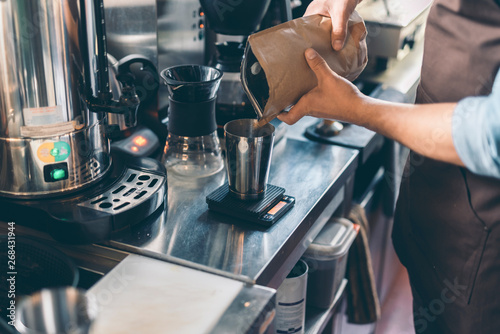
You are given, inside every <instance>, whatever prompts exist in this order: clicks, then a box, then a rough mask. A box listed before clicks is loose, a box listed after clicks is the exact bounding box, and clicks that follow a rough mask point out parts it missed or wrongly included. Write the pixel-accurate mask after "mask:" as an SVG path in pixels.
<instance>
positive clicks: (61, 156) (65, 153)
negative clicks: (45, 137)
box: [51, 141, 71, 162]
mask: <svg viewBox="0 0 500 334" xmlns="http://www.w3.org/2000/svg"><path fill="white" fill-rule="evenodd" d="M55 149H57V150H58V151H57V153H58V154H57V155H56V156H54V157H55V158H56V162H59V161H64V160H66V159H67V158H68V157H69V155H70V153H71V148H70V146H69V144H68V143H66V142H64V141H58V142H55V143H54V148H53V149H52V150H55ZM51 152H52V151H51Z"/></svg>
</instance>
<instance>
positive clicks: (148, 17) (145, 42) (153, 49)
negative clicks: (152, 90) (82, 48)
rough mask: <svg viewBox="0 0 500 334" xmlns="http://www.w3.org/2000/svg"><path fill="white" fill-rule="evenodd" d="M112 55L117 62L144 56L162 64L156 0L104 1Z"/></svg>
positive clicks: (109, 49)
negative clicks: (135, 55) (135, 56)
mask: <svg viewBox="0 0 500 334" xmlns="http://www.w3.org/2000/svg"><path fill="white" fill-rule="evenodd" d="M104 8H105V10H106V11H105V17H106V40H107V42H108V53H109V54H111V55H113V57H115V58H117V59H121V58H123V57H125V56H128V55H130V54H140V55H143V56H145V57H147V58H148V59H149V60H151V62H153V64H155V65H156V66H157V65H158V41H157V20H156V19H155V18H156V17H157V12H156V1H155V0H141V1H134V0H104Z"/></svg>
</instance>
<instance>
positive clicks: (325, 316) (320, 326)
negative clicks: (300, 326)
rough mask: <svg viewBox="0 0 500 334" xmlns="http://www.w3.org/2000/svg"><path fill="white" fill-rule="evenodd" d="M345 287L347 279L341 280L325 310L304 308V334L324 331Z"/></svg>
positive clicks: (337, 306) (317, 333)
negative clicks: (330, 303) (331, 301)
mask: <svg viewBox="0 0 500 334" xmlns="http://www.w3.org/2000/svg"><path fill="white" fill-rule="evenodd" d="M346 286H347V279H345V278H344V279H343V280H342V283H340V286H339V289H338V290H337V293H336V294H335V298H334V299H333V303H332V305H330V307H329V308H327V309H320V308H316V307H307V308H306V324H305V334H320V333H322V332H323V330H324V329H325V327H326V325H327V324H328V321H330V319H331V318H332V316H333V315H334V314H335V313H336V311H337V309H338V308H339V306H340V304H341V301H342V300H343V298H344V295H345V288H346Z"/></svg>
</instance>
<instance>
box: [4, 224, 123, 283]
mask: <svg viewBox="0 0 500 334" xmlns="http://www.w3.org/2000/svg"><path fill="white" fill-rule="evenodd" d="M8 227H9V226H8V225H7V223H6V222H0V233H2V234H7V233H8V231H9V230H8ZM16 232H17V234H18V235H22V236H28V237H30V238H33V239H37V240H39V241H40V242H42V243H44V244H47V245H50V246H52V247H54V248H57V249H59V250H60V251H61V252H63V253H64V254H66V255H68V256H69V257H70V258H71V259H72V260H73V261H74V262H75V264H76V265H77V266H78V267H81V268H84V269H85V270H88V271H91V272H95V273H98V274H101V275H105V274H107V273H108V272H109V271H111V270H112V269H113V268H114V267H115V266H116V265H117V264H118V263H120V262H121V261H122V260H123V259H124V258H126V257H127V256H128V253H126V252H123V251H120V250H118V249H112V248H109V247H105V246H102V245H96V244H94V245H85V246H75V245H66V244H61V243H59V242H56V241H54V239H53V238H52V237H50V236H49V235H48V234H46V233H42V232H40V231H38V230H33V229H30V228H28V227H25V226H22V225H18V224H16Z"/></svg>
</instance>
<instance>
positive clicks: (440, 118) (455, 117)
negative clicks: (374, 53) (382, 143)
mask: <svg viewBox="0 0 500 334" xmlns="http://www.w3.org/2000/svg"><path fill="white" fill-rule="evenodd" d="M306 59H307V62H308V64H309V66H310V67H311V69H312V70H313V71H314V73H315V74H316V77H317V79H318V85H317V86H316V87H315V88H314V89H313V90H311V91H310V92H309V93H307V94H306V95H304V96H303V97H302V98H301V99H300V101H299V102H297V104H296V105H295V106H294V107H293V108H292V109H291V110H290V111H289V112H288V113H282V114H280V115H279V116H278V118H279V119H280V120H282V121H284V122H285V123H288V124H293V123H295V122H297V121H298V120H299V119H300V118H302V117H303V116H306V115H309V116H314V117H318V118H326V119H336V120H342V121H346V122H349V123H354V124H358V125H361V126H364V127H366V128H368V129H371V130H373V131H376V132H378V133H381V134H383V135H385V136H386V137H389V138H391V139H394V140H396V141H398V142H400V143H402V144H403V145H405V146H407V147H409V148H410V149H412V150H414V151H416V152H417V153H419V154H422V155H424V156H427V157H430V158H432V159H436V160H440V161H444V162H448V163H452V164H456V165H460V166H464V163H465V166H466V167H467V168H469V169H471V170H472V171H473V172H476V173H480V174H483V175H489V176H497V177H500V157H499V147H500V119H499V118H500V101H499V100H500V99H499V98H496V96H494V95H493V94H492V96H490V97H479V98H470V99H472V100H468V99H465V100H463V101H461V102H459V103H458V105H457V103H440V104H427V105H424V104H422V105H410V104H399V103H390V102H385V101H381V100H377V99H373V98H371V97H368V96H365V95H363V94H362V93H361V92H360V91H359V90H358V89H357V88H356V86H354V85H353V84H352V83H350V82H349V81H347V80H345V79H344V78H342V77H340V76H338V75H337V74H336V73H334V72H333V71H332V70H331V69H330V68H329V67H328V65H327V64H326V63H325V61H324V60H323V59H322V58H321V56H319V55H318V54H317V53H316V52H315V51H314V50H312V49H308V50H307V51H306ZM498 81H500V80H497V85H496V87H497V88H496V90H497V91H498V94H499V96H500V83H499V82H498ZM494 91H495V88H494ZM481 99H482V100H481ZM470 101H476V102H470ZM479 101H483V102H479ZM478 104H481V105H482V108H481V110H477V108H475V107H478ZM471 105H472V107H470V106H471ZM471 109H473V112H474V117H466V115H467V112H466V111H469V110H471ZM464 110H465V111H464ZM455 111H457V112H455ZM491 113H494V114H495V115H496V116H495V115H492V114H491ZM491 118H494V120H491V121H490V119H491ZM471 128H474V129H476V131H471ZM486 128H487V129H486ZM497 133H498V134H497ZM497 137H498V138H497ZM457 148H458V149H457ZM495 166H496V168H494V167H495Z"/></svg>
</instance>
